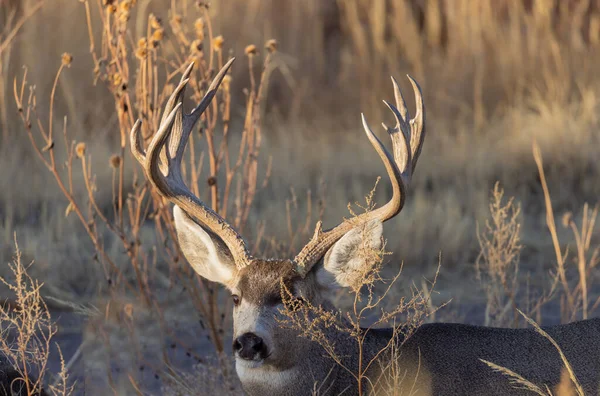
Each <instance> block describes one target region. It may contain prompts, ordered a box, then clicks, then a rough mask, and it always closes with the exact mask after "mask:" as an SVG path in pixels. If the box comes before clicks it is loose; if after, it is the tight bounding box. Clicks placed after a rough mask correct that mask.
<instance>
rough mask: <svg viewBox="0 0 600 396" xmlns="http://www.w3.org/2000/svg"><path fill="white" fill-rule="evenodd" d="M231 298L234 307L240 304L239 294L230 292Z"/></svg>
mask: <svg viewBox="0 0 600 396" xmlns="http://www.w3.org/2000/svg"><path fill="white" fill-rule="evenodd" d="M231 298H232V299H233V305H235V306H236V307H237V306H238V305H240V296H238V295H237V294H232V295H231Z"/></svg>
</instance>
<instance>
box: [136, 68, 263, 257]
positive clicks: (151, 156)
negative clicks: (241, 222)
mask: <svg viewBox="0 0 600 396" xmlns="http://www.w3.org/2000/svg"><path fill="white" fill-rule="evenodd" d="M234 60H235V58H232V59H231V60H229V62H227V64H226V65H225V66H223V68H222V69H221V70H220V71H219V73H218V74H217V75H216V76H215V78H214V80H213V81H212V83H211V84H210V86H209V87H208V90H207V91H206V94H205V95H204V97H203V98H202V101H200V104H198V106H197V107H196V108H195V109H194V110H193V111H192V112H191V113H190V114H184V112H183V107H182V100H183V95H184V92H185V87H186V85H187V83H188V81H189V78H190V74H191V72H192V69H193V67H194V64H193V63H192V64H190V65H189V66H188V68H187V69H186V71H185V72H184V73H183V76H182V77H181V81H180V82H179V85H178V86H177V88H175V91H174V92H173V93H172V94H171V96H170V97H169V100H168V101H167V105H166V106H165V110H164V113H163V117H162V120H161V123H160V126H159V129H158V132H156V134H155V135H154V137H153V138H152V141H151V142H150V145H149V146H148V151H147V152H146V153H145V152H144V149H143V145H142V137H141V134H140V127H141V125H142V121H141V120H137V121H136V123H135V125H134V126H133V128H132V130H131V151H132V152H133V155H134V156H135V158H136V159H137V160H138V161H139V162H140V164H142V166H143V167H144V171H145V172H146V176H147V178H148V180H150V183H152V185H153V186H154V187H155V188H156V189H157V190H158V191H159V192H160V194H161V195H162V196H163V197H165V198H166V199H167V200H169V201H171V202H173V203H174V204H176V205H177V206H179V207H180V208H181V209H183V210H184V211H185V212H186V213H187V214H188V215H190V216H192V217H194V218H195V219H196V220H197V221H199V222H200V223H201V224H202V225H204V226H205V227H206V228H208V229H209V230H210V231H212V232H213V233H215V234H216V235H217V236H218V237H220V238H221V239H222V240H223V242H224V243H225V244H226V245H227V247H228V248H229V250H230V252H231V254H232V256H233V259H234V260H235V263H236V265H237V266H238V267H244V266H246V265H248V264H249V263H250V261H251V260H252V257H251V256H250V254H249V252H248V249H247V247H246V244H245V242H244V240H243V239H242V237H241V236H240V235H239V234H238V232H237V231H236V230H235V229H234V228H233V227H232V226H231V225H230V224H229V223H227V222H226V221H225V220H224V219H223V218H222V217H221V216H219V214H218V213H216V212H215V211H213V210H212V209H211V208H210V207H208V206H206V205H205V204H204V203H203V202H202V201H201V200H200V199H198V197H196V196H195V195H194V194H193V193H192V192H191V191H190V190H189V188H188V187H187V186H186V185H185V183H184V182H183V177H182V175H181V160H182V158H183V151H184V149H185V146H186V144H187V141H188V138H189V136H190V133H191V132H192V129H193V128H194V125H195V124H196V122H197V121H198V119H199V118H200V116H201V115H202V113H204V111H205V110H206V108H207V107H208V105H209V104H210V102H211V101H212V99H213V97H214V96H215V94H216V92H217V89H218V88H219V85H220V84H221V81H222V80H223V77H225V74H227V71H228V70H229V68H230V67H231V65H232V64H233V61H234ZM167 142H168V144H167ZM159 159H160V164H159Z"/></svg>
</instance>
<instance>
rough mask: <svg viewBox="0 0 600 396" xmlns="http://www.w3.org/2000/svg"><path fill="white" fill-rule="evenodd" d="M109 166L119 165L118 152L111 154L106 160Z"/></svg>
mask: <svg viewBox="0 0 600 396" xmlns="http://www.w3.org/2000/svg"><path fill="white" fill-rule="evenodd" d="M108 163H109V165H110V167H111V168H118V167H120V166H121V156H120V155H118V154H113V155H111V156H110V160H109V161H108Z"/></svg>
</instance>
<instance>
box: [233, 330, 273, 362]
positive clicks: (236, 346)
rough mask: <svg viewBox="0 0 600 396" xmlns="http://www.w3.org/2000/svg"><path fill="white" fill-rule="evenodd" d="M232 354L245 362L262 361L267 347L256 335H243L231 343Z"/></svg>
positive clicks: (265, 355)
mask: <svg viewBox="0 0 600 396" xmlns="http://www.w3.org/2000/svg"><path fill="white" fill-rule="evenodd" d="M233 352H235V353H236V354H237V355H238V356H239V357H241V358H242V359H245V360H255V359H264V358H266V357H267V346H266V345H265V343H264V342H263V340H262V338H260V337H259V336H257V335H256V334H254V333H244V334H242V335H241V336H239V337H238V338H236V339H235V341H233Z"/></svg>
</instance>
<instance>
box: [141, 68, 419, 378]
mask: <svg viewBox="0 0 600 396" xmlns="http://www.w3.org/2000/svg"><path fill="white" fill-rule="evenodd" d="M232 63H233V59H231V60H230V61H229V62H228V63H227V64H226V65H225V66H224V67H223V68H222V69H221V71H219V73H218V74H217V75H216V77H215V78H214V80H213V82H212V84H211V85H210V87H209V88H208V90H207V92H206V94H205V96H204V98H203V99H202V101H201V102H200V104H199V105H198V106H197V107H196V108H195V109H194V110H193V111H192V112H191V113H190V114H184V112H183V108H182V103H181V101H182V98H183V95H184V89H185V86H186V84H187V82H188V80H189V76H190V73H191V70H192V65H190V66H189V67H188V69H187V70H186V71H185V72H184V74H183V76H182V79H181V82H180V83H179V85H178V86H177V88H176V89H175V91H174V92H173V94H172V95H171V97H170V98H169V100H168V102H167V104H166V108H165V111H164V115H163V118H162V121H161V124H160V127H159V130H158V132H157V133H156V134H155V136H154V137H153V139H152V141H151V143H150V145H149V147H148V148H147V150H146V151H144V149H143V147H142V139H141V136H140V126H141V121H139V120H138V121H137V122H136V124H135V125H134V127H133V129H132V131H131V147H132V151H133V154H134V156H135V158H136V159H137V160H138V161H139V162H140V163H141V164H142V166H143V167H144V170H145V173H146V176H147V178H148V180H149V181H150V183H151V184H152V185H153V186H154V187H155V188H156V189H157V190H158V191H159V192H160V194H161V195H162V196H163V197H165V198H166V199H167V200H169V201H171V202H172V203H174V204H175V207H174V210H173V212H174V219H175V226H176V229H177V236H178V239H179V245H180V247H181V250H182V251H183V253H184V254H185V256H186V258H187V260H188V261H189V263H190V264H191V265H192V267H193V268H194V270H195V271H196V272H197V273H198V274H199V275H200V276H202V277H204V278H206V279H208V280H210V281H213V282H218V283H220V284H222V285H224V286H225V287H226V288H228V289H229V290H230V291H231V294H232V298H233V304H234V306H235V307H234V310H233V323H234V335H233V351H234V354H235V357H236V368H237V371H238V374H239V375H240V377H241V378H242V382H243V383H244V385H245V386H246V382H247V381H252V380H253V379H252V378H250V377H249V376H248V372H249V371H251V370H254V369H258V368H260V367H262V368H263V369H265V370H266V369H267V368H268V369H269V370H274V371H281V372H284V371H285V370H289V369H291V368H292V367H294V365H295V364H296V362H297V361H298V359H301V358H302V356H303V354H305V353H306V349H307V347H306V345H305V344H302V343H299V342H295V343H291V342H290V339H293V338H295V335H294V334H289V332H290V331H291V330H285V329H281V328H280V326H278V322H277V321H276V320H275V318H276V317H277V315H279V314H280V308H281V307H282V301H281V293H280V282H281V281H283V282H284V284H285V285H286V286H287V288H288V289H289V290H290V291H291V292H292V293H293V294H294V295H295V296H298V297H299V298H302V299H304V300H309V301H311V303H312V304H314V305H319V304H321V303H323V302H324V297H323V291H324V290H326V289H330V288H335V287H348V286H350V285H352V284H353V282H355V281H356V279H354V278H355V276H356V275H355V274H357V273H360V271H353V269H358V268H360V267H361V266H363V265H364V259H363V258H361V255H359V254H357V252H358V250H359V247H360V246H361V243H364V242H362V241H363V240H364V238H365V237H366V242H367V244H368V245H369V246H370V247H372V248H374V249H379V248H380V246H381V243H382V239H381V235H382V223H383V222H384V221H386V220H389V219H391V218H392V217H394V216H395V215H397V214H398V213H399V212H400V210H401V209H402V207H403V205H404V201H405V196H406V189H407V187H408V184H409V182H410V180H411V176H412V173H413V171H414V169H415V165H416V162H417V159H418V158H419V154H420V152H421V147H422V144H423V138H424V136H425V129H424V122H425V108H424V106H423V100H422V96H421V90H420V87H419V85H418V84H417V83H416V82H415V81H414V80H413V79H412V78H410V77H409V79H410V82H411V83H412V86H413V89H414V92H415V99H416V104H417V108H416V115H415V117H414V118H412V119H410V116H409V113H408V109H407V107H406V104H405V102H404V99H403V97H402V94H401V93H400V89H399V87H398V83H397V82H396V80H394V79H393V78H392V83H393V87H394V95H395V102H396V104H395V105H393V104H391V103H388V102H385V104H386V105H387V106H388V108H389V109H390V110H391V111H392V113H393V114H394V117H395V119H396V125H395V126H394V127H387V126H385V124H384V128H385V129H386V130H387V132H388V133H389V135H390V138H391V140H392V145H393V156H392V155H391V154H390V153H389V152H388V151H387V150H386V148H385V147H384V146H383V144H382V143H381V142H380V141H379V139H378V138H377V137H376V136H375V135H374V134H373V132H372V131H371V129H370V128H369V126H368V124H367V122H366V120H365V117H364V116H363V117H362V123H363V127H364V130H365V133H366V135H367V138H368V139H369V141H370V142H371V144H372V145H373V147H374V148H375V150H376V151H377V154H379V157H380V158H381V160H382V161H383V163H384V165H385V168H386V171H387V174H388V176H389V178H390V180H391V183H392V187H393V196H392V198H391V200H390V201H389V202H388V203H386V204H385V205H384V206H382V207H380V208H378V209H375V210H373V211H371V212H368V213H364V214H362V215H359V216H358V217H355V218H353V219H352V221H348V220H347V221H344V222H342V223H341V224H339V225H338V226H336V227H334V228H332V229H330V230H323V229H322V227H321V223H320V222H319V223H318V224H317V226H316V229H315V232H314V235H313V237H312V239H311V240H310V241H309V242H308V243H307V244H306V245H305V246H304V248H303V249H302V250H301V251H300V253H298V255H297V256H296V257H294V258H293V259H287V260H272V259H261V258H255V257H252V255H251V254H250V253H249V250H248V249H247V247H246V244H245V242H244V240H243V238H242V237H241V236H240V235H239V234H238V232H237V231H236V230H235V229H234V228H233V227H232V226H231V225H230V224H229V223H227V221H225V219H223V218H222V217H221V216H220V215H219V214H217V213H215V212H214V211H213V210H212V209H211V208H209V207H207V206H206V205H205V204H204V203H203V202H202V201H201V200H200V199H198V198H197V197H196V196H195V195H194V194H192V192H191V191H190V190H189V188H188V187H187V186H186V185H185V183H184V182H183V177H182V174H181V160H182V156H183V151H184V149H185V146H186V143H187V140H188V137H189V135H190V133H191V131H192V128H193V127H194V125H195V123H196V121H197V120H198V119H199V118H200V116H201V115H202V113H203V111H204V110H205V109H206V108H207V107H208V105H209V103H210V101H211V100H212V98H213V97H214V95H215V93H216V91H217V89H218V87H219V84H220V83H221V80H222V79H223V77H224V76H225V74H226V73H227V71H228V70H229V68H230V67H231V64H232ZM290 337H292V338H290ZM244 377H246V379H247V381H245V379H244Z"/></svg>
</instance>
